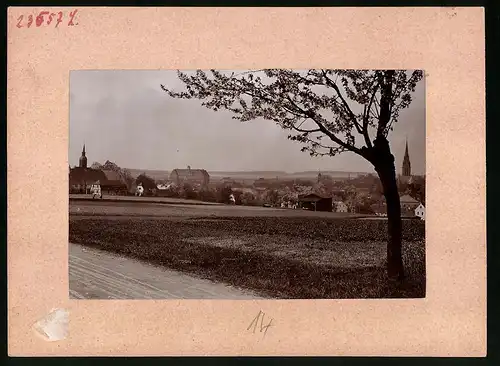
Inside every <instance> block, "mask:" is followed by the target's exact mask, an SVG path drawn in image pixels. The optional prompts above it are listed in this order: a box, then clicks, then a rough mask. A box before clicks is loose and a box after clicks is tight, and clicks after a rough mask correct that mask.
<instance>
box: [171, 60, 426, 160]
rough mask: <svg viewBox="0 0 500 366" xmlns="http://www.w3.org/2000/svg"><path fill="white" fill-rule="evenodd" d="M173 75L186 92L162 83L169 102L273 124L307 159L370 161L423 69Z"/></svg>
mask: <svg viewBox="0 0 500 366" xmlns="http://www.w3.org/2000/svg"><path fill="white" fill-rule="evenodd" d="M178 77H179V79H180V80H181V81H183V82H184V84H185V86H186V90H184V91H173V90H171V89H169V88H168V87H167V86H165V85H161V87H162V89H163V90H165V91H166V92H167V93H168V94H169V95H170V96H171V97H174V98H182V99H200V100H202V105H203V106H205V107H207V108H210V109H212V110H214V111H218V110H220V109H226V110H228V111H231V112H232V113H233V114H234V116H233V118H234V119H237V120H240V121H250V120H255V119H258V118H262V119H265V120H270V121H273V122H275V123H277V124H278V125H280V126H281V127H282V128H284V129H286V130H290V131H291V132H292V133H291V134H290V135H289V136H288V138H289V139H290V140H293V141H298V142H300V143H302V145H303V147H302V151H307V152H309V153H310V154H311V156H324V155H328V156H333V155H336V154H338V153H340V152H344V151H351V152H354V153H357V154H359V155H362V156H364V157H366V158H367V159H368V160H370V154H369V151H368V150H369V149H370V148H372V147H373V144H372V138H377V137H381V138H382V137H383V138H387V135H388V133H389V132H390V131H391V130H392V129H393V127H394V124H395V123H396V122H397V121H398V118H399V115H400V112H401V110H402V109H404V108H406V107H408V106H409V105H410V103H411V101H412V97H411V93H412V92H413V91H414V90H415V86H416V85H417V83H418V82H419V81H420V80H421V79H422V77H423V72H422V71H421V70H416V71H413V72H408V71H405V70H327V69H325V70H316V69H312V70H307V71H294V70H284V69H265V70H259V71H254V72H246V73H240V74H234V73H232V74H228V73H224V72H220V71H216V70H210V75H209V73H208V72H204V71H202V70H198V71H196V73H195V74H194V75H190V74H188V73H183V72H180V71H178ZM325 140H326V141H325ZM359 141H361V142H362V143H361V144H360V143H359Z"/></svg>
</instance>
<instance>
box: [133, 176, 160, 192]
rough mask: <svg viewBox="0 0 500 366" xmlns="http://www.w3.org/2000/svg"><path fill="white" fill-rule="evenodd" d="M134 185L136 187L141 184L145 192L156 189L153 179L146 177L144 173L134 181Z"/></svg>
mask: <svg viewBox="0 0 500 366" xmlns="http://www.w3.org/2000/svg"><path fill="white" fill-rule="evenodd" d="M135 183H136V184H137V185H139V184H142V186H143V187H144V189H145V190H153V189H156V183H155V181H154V179H153V178H151V177H149V176H147V175H146V173H142V174H140V175H139V176H138V177H137V178H136V180H135Z"/></svg>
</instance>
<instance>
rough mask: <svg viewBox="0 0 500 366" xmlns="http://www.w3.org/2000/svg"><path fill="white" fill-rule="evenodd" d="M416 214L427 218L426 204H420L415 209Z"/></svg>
mask: <svg viewBox="0 0 500 366" xmlns="http://www.w3.org/2000/svg"><path fill="white" fill-rule="evenodd" d="M415 216H417V217H420V219H421V220H425V206H424V205H422V204H419V205H418V207H417V208H416V209H415Z"/></svg>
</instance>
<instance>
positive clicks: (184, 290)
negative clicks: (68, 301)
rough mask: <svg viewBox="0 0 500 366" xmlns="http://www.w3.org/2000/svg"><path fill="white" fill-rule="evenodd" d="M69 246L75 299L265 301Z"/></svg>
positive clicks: (82, 247) (130, 260)
mask: <svg viewBox="0 0 500 366" xmlns="http://www.w3.org/2000/svg"><path fill="white" fill-rule="evenodd" d="M69 245H70V247H69V292H70V298H72V299H234V300H238V299H242V300H252V299H259V298H263V297H260V296H259V295H257V294H254V293H252V292H249V291H244V290H240V289H236V288H233V287H229V286H226V285H224V284H221V283H214V282H211V281H208V280H204V279H200V278H196V277H192V276H188V275H185V274H182V273H179V272H176V271H171V270H165V269H163V268H159V267H156V266H153V265H150V264H147V263H144V262H140V261H137V260H134V259H130V258H125V257H120V256H117V255H114V254H111V253H108V252H104V251H100V250H97V249H92V248H87V247H84V246H81V245H77V244H69Z"/></svg>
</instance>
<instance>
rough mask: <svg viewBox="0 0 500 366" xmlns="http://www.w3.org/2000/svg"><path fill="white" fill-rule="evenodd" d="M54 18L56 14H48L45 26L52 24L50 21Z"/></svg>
mask: <svg viewBox="0 0 500 366" xmlns="http://www.w3.org/2000/svg"><path fill="white" fill-rule="evenodd" d="M55 16H56V14H54V13H50V15H49V19H47V25H50V23H52V20H53V19H54V17H55Z"/></svg>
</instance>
